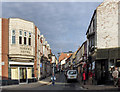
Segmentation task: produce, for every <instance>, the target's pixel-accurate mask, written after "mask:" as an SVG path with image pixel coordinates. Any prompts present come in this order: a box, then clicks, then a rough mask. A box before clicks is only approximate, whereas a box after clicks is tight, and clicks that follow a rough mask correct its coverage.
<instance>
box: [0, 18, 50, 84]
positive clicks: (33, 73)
mask: <svg viewBox="0 0 120 92" xmlns="http://www.w3.org/2000/svg"><path fill="white" fill-rule="evenodd" d="M0 35H1V36H0V37H1V38H0V49H1V50H0V61H1V63H0V64H1V67H0V70H1V71H0V77H1V80H2V84H3V85H8V84H15V83H16V84H19V83H29V82H33V81H37V80H39V79H40V78H41V71H42V69H41V68H42V67H41V61H42V56H44V55H45V57H47V61H48V54H50V53H51V49H50V46H49V44H48V43H46V44H45V45H44V43H45V42H47V41H45V39H44V40H42V39H41V35H40V30H39V29H38V28H37V27H36V26H35V25H34V23H33V22H31V21H27V20H23V19H20V18H9V19H6V18H0ZM44 46H45V48H44ZM43 48H44V49H43ZM49 65H50V64H49ZM44 67H45V68H46V67H47V66H44ZM47 69H48V68H47ZM49 69H50V68H49ZM49 69H48V70H49ZM44 73H45V71H44Z"/></svg>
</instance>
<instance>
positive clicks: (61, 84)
mask: <svg viewBox="0 0 120 92" xmlns="http://www.w3.org/2000/svg"><path fill="white" fill-rule="evenodd" d="M56 77H57V79H56V82H55V85H52V84H51V83H48V84H45V85H40V84H38V83H36V84H35V85H36V86H35V85H34V86H30V87H25V86H24V88H21V87H14V88H12V87H11V88H6V89H3V91H4V90H85V89H83V88H82V87H81V85H80V84H79V82H78V81H71V82H69V83H67V81H66V78H65V76H64V72H62V73H60V74H57V75H56ZM39 85H40V86H39Z"/></svg>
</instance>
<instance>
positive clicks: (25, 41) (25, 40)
mask: <svg viewBox="0 0 120 92" xmlns="http://www.w3.org/2000/svg"><path fill="white" fill-rule="evenodd" d="M26 36H27V35H26V32H24V45H26V44H27V38H26Z"/></svg>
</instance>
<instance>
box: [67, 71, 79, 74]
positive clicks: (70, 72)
mask: <svg viewBox="0 0 120 92" xmlns="http://www.w3.org/2000/svg"><path fill="white" fill-rule="evenodd" d="M68 74H70V75H73V74H77V72H76V71H69V72H68Z"/></svg>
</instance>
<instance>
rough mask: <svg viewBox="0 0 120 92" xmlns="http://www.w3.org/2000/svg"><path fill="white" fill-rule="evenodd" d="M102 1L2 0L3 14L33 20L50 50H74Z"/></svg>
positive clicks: (81, 41)
mask: <svg viewBox="0 0 120 92" xmlns="http://www.w3.org/2000/svg"><path fill="white" fill-rule="evenodd" d="M99 4H101V2H44V3H43V2H3V3H2V17H3V18H10V17H18V18H22V19H25V20H29V21H33V22H34V24H35V25H36V26H37V27H38V28H39V30H40V31H41V34H43V35H44V36H45V38H46V40H47V41H48V43H49V44H50V47H51V49H52V52H53V53H54V54H55V55H56V56H57V53H58V52H61V51H62V52H67V51H73V52H74V51H76V50H77V49H78V47H79V46H80V45H81V44H82V43H83V42H84V41H85V40H86V35H85V34H86V31H87V28H88V25H89V23H90V20H91V17H92V15H93V12H94V10H95V9H96V7H97V6H98V5H99Z"/></svg>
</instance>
